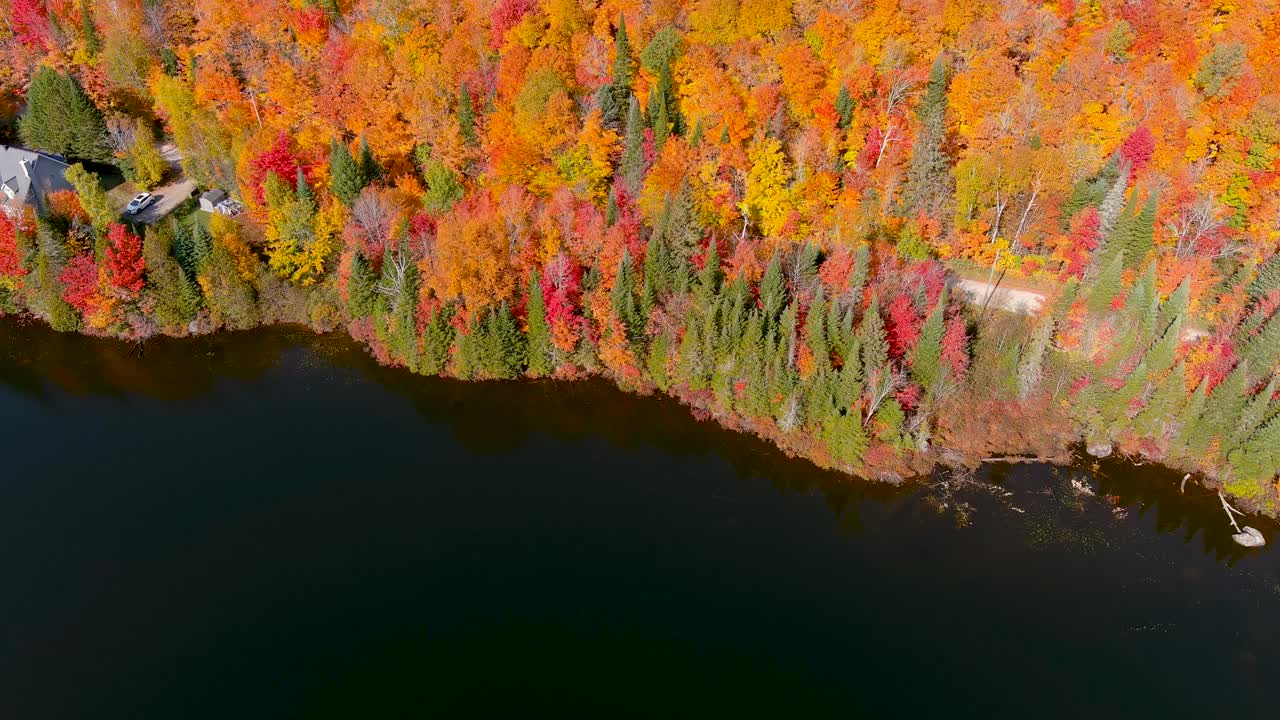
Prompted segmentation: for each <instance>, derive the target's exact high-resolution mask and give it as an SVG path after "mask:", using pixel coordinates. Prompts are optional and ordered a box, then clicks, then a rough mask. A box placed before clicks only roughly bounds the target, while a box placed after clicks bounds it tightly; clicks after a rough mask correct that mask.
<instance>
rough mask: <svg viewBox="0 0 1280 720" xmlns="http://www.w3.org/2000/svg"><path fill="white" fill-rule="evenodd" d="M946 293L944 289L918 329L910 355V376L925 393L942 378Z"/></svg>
mask: <svg viewBox="0 0 1280 720" xmlns="http://www.w3.org/2000/svg"><path fill="white" fill-rule="evenodd" d="M946 312H947V291H946V289H945V288H943V290H942V294H941V295H940V296H939V297H938V302H937V304H936V305H934V306H933V311H932V312H930V313H929V317H928V318H926V319H925V321H924V325H922V326H921V328H920V340H919V341H918V342H917V343H916V348H915V352H914V353H913V355H912V362H911V374H912V375H913V376H914V377H915V379H916V382H917V383H919V384H920V387H922V388H924V390H925V391H926V392H929V391H932V390H933V389H934V388H935V387H936V386H937V384H938V381H939V380H940V379H941V378H942V335H943V333H944V332H945V331H946Z"/></svg>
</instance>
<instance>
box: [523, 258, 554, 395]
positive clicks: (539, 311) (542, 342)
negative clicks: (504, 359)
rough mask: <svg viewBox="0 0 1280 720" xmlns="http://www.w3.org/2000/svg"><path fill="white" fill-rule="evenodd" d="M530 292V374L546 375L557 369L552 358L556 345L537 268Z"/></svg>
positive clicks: (530, 282) (533, 275)
mask: <svg viewBox="0 0 1280 720" xmlns="http://www.w3.org/2000/svg"><path fill="white" fill-rule="evenodd" d="M528 294H529V302H528V305H527V308H526V313H527V316H528V324H529V334H528V346H529V374H530V375H532V376H533V377H546V376H547V375H550V374H551V372H552V370H554V369H555V368H554V366H553V364H552V360H551V352H552V349H553V347H554V346H553V345H552V344H551V327H550V326H549V325H548V324H547V304H546V301H545V300H544V299H543V297H542V283H541V279H540V277H539V276H538V271H537V270H536V269H535V270H534V271H533V272H532V273H531V274H530V275H529V288H528Z"/></svg>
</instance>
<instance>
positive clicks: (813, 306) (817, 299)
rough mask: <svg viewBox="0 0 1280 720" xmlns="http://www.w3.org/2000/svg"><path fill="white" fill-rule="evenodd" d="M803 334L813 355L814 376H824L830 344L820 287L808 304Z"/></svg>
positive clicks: (829, 368) (824, 304)
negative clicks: (828, 342)
mask: <svg viewBox="0 0 1280 720" xmlns="http://www.w3.org/2000/svg"><path fill="white" fill-rule="evenodd" d="M804 334H805V342H806V343H807V344H808V346H809V352H810V353H811V354H812V356H813V367H814V376H815V378H819V377H825V376H826V374H827V373H828V372H830V370H831V346H830V345H828V344H827V306H826V300H825V299H824V298H823V297H822V288H821V287H819V288H818V290H817V292H815V293H814V295H813V302H812V303H810V304H809V314H808V315H807V316H806V317H805V324H804ZM814 384H816V383H814Z"/></svg>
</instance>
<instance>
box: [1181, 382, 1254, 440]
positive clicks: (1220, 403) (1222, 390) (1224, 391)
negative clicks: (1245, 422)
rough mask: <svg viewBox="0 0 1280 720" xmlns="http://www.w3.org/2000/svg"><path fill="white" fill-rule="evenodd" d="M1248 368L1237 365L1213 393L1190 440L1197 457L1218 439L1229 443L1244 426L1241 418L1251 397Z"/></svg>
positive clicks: (1206, 402)
mask: <svg viewBox="0 0 1280 720" xmlns="http://www.w3.org/2000/svg"><path fill="white" fill-rule="evenodd" d="M1247 365H1248V364H1247V363H1245V362H1241V363H1240V364H1239V365H1236V367H1235V369H1234V370H1232V371H1231V372H1229V373H1227V376H1226V377H1225V378H1223V379H1222V382H1220V383H1218V385H1217V386H1216V387H1214V389H1213V392H1211V393H1209V397H1208V399H1207V400H1206V401H1205V406H1204V414H1202V415H1201V416H1200V418H1199V420H1198V421H1197V422H1196V426H1195V430H1196V432H1195V433H1194V434H1193V435H1191V436H1190V437H1189V438H1188V440H1189V443H1188V446H1189V448H1190V450H1191V452H1192V453H1194V454H1195V455H1197V456H1201V455H1204V453H1205V452H1206V451H1207V450H1208V449H1209V444H1210V443H1211V442H1212V441H1213V439H1214V438H1215V437H1216V438H1224V439H1229V438H1230V437H1231V435H1232V430H1233V429H1234V428H1235V427H1236V424H1237V423H1239V422H1240V415H1241V413H1243V412H1244V408H1245V405H1246V404H1247V403H1248V397H1249V396H1248V385H1249V372H1248V367H1247ZM1224 450H1225V448H1224Z"/></svg>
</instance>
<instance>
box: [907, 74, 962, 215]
mask: <svg viewBox="0 0 1280 720" xmlns="http://www.w3.org/2000/svg"><path fill="white" fill-rule="evenodd" d="M946 113H947V70H946V66H945V65H943V62H942V55H938V59H937V60H936V61H934V63H933V71H932V72H931V73H930V74H929V85H928V88H927V89H926V90H925V96H924V101H923V102H921V104H920V109H919V112H918V116H919V119H920V131H919V133H917V135H916V139H915V143H914V145H913V146H912V148H911V164H910V166H909V167H908V168H907V185H906V188H905V191H904V193H903V194H904V197H905V199H906V201H907V207H908V209H912V210H915V209H919V210H923V211H924V212H926V213H928V214H929V215H930V216H932V217H941V216H942V215H943V207H944V205H945V204H946V203H947V202H948V201H949V200H950V198H951V195H952V192H953V186H954V184H955V183H954V181H953V180H952V177H951V160H950V158H948V157H947V154H946V152H945V150H944V142H945V140H946Z"/></svg>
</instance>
